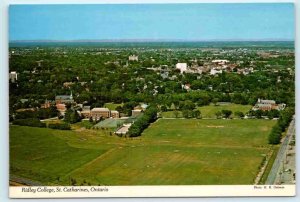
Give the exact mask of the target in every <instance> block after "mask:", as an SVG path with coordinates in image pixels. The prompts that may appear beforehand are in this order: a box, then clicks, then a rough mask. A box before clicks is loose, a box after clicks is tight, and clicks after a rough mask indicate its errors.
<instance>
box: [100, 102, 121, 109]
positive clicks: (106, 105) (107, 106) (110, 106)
mask: <svg viewBox="0 0 300 202" xmlns="http://www.w3.org/2000/svg"><path fill="white" fill-rule="evenodd" d="M119 106H120V107H122V106H123V104H115V103H111V102H109V103H105V104H104V107H106V108H108V109H110V110H116V108H117V107H119Z"/></svg>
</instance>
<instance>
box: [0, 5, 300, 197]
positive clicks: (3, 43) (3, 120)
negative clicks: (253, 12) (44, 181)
mask: <svg viewBox="0 0 300 202" xmlns="http://www.w3.org/2000/svg"><path fill="white" fill-rule="evenodd" d="M288 2H291V3H295V10H296V38H295V48H296V52H295V53H296V81H297V80H299V76H300V73H299V69H298V68H299V64H300V63H299V61H300V52H299V47H300V42H299V41H300V40H299V35H300V34H299V33H300V32H299V31H300V29H299V27H300V26H299V25H297V23H298V24H299V10H300V6H299V4H300V3H299V2H298V1H297V0H186V1H184V0H145V1H143V0H51V1H49V0H1V1H0V6H1V17H0V22H1V23H0V24H1V31H0V47H1V48H0V64H1V67H2V68H0V82H1V83H0V95H1V96H0V98H1V99H0V102H1V103H2V105H0V108H1V112H2V115H1V117H0V127H1V128H2V135H1V139H0V142H1V144H2V145H1V147H0V148H1V150H0V151H2V152H1V153H2V155H1V156H2V158H1V159H0V160H1V161H0V162H1V165H4V166H2V172H1V173H0V177H1V178H0V179H1V183H0V192H1V194H0V201H8V200H9V198H8V195H9V196H10V197H12V198H33V197H25V196H24V197H18V196H20V195H18V194H19V192H20V191H19V190H18V189H20V188H21V187H9V185H8V155H6V154H7V153H8V135H6V134H8V125H7V123H8V118H7V117H8V116H7V114H8V109H7V108H6V105H8V98H7V95H8V84H7V83H8V82H7V81H8V78H7V71H8V50H7V48H8V5H9V4H91V3H94V4H106V3H110V4H118V3H119V4H120V3H131V4H132V3H288ZM299 87H300V82H299V81H298V82H296V101H299V98H300V97H299ZM296 103H297V102H296ZM299 112H300V107H299V106H298V105H296V114H299ZM299 121H300V120H298V119H296V126H297V127H298V126H299V124H298V123H300V122H299ZM298 152H300V151H299V146H297V153H298ZM296 157H297V159H298V160H299V157H298V155H297V156H296ZM296 162H298V163H297V168H299V166H298V165H299V161H296ZM297 170H298V171H299V169H297ZM154 187H156V188H157V189H159V190H158V192H161V188H162V187H165V186H154ZM167 187H169V186H167ZM175 187H176V188H177V187H181V186H175ZM188 187H189V186H188ZM197 187H201V191H199V192H198V195H197V196H200V193H205V192H204V190H206V189H205V187H207V186H197ZM212 187H214V192H213V195H210V196H212V197H217V196H220V197H222V196H223V197H225V196H284V195H279V194H280V193H278V190H276V193H274V192H273V190H271V191H269V190H267V191H266V190H263V191H258V190H256V191H251V192H248V194H245V195H243V194H242V193H243V192H244V191H245V190H248V191H249V190H251V189H253V185H241V186H222V187H223V188H222V189H221V187H220V186H216V185H212ZM230 187H231V188H230ZM247 187H248V188H247ZM285 187H286V188H285V189H284V190H285V191H284V192H285V193H290V194H289V196H294V195H295V193H296V191H295V189H296V188H297V187H296V186H295V185H286V186H285ZM129 188H130V189H128V190H127V193H126V197H130V195H133V194H136V192H137V190H136V188H137V187H136V186H130V187H129ZM143 188H144V189H145V188H146V189H147V190H148V191H150V189H151V190H152V188H150V189H149V187H145V186H143ZM176 188H175V190H177V189H176ZM216 188H219V189H221V190H226V193H224V194H223V195H217V193H219V192H216V190H217V189H216ZM192 189H194V191H198V189H199V188H192ZM219 189H218V190H219ZM297 189H298V190H299V186H298V188H297ZM112 190H114V191H116V190H117V189H115V187H114V188H113V189H112ZM122 190H123V191H125V190H126V189H124V187H122ZM130 190H131V191H130ZM147 190H146V191H147ZM175 190H173V188H172V189H169V190H167V192H169V191H171V192H172V193H173V197H175V195H174V192H175ZM230 190H231V191H230ZM12 191H13V192H14V194H12ZM129 191H130V192H129ZM153 191H155V189H154V190H152V192H153ZM181 192H183V190H181ZM279 192H281V191H279ZM21 193H22V192H21ZM110 193H112V192H110ZM118 193H120V192H118ZM220 193H221V192H220ZM230 193H231V194H230ZM232 193H235V194H234V195H233V194H232ZM95 195H97V196H85V195H83V194H82V193H81V195H80V198H82V197H105V196H104V195H102V196H101V195H100V194H99V193H96V194H95ZM117 195H118V194H116V195H114V196H106V197H121V196H117ZM152 196H153V194H152ZM156 196H157V195H156ZM201 196H203V197H204V196H208V193H205V194H204V195H201ZM285 196H287V194H286V195H285ZM298 196H299V195H298ZM298 196H297V197H293V198H284V200H286V201H295V200H298V199H299V197H298ZM72 197H76V196H75V195H74V194H73V193H72ZM135 197H137V196H135ZM150 197H151V196H150ZM161 197H167V196H161ZM188 197H193V196H192V195H189V196H188ZM194 197H196V195H194ZM36 198H38V197H36ZM40 198H45V197H40ZM46 198H69V196H61V197H55V196H49V197H46ZM53 200H55V201H62V200H63V199H53ZM111 200H112V199H107V201H111ZM124 200H126V199H124ZM153 200H155V199H153ZM171 200H172V201H174V200H177V199H170V200H168V201H171ZM183 200H185V199H183ZM217 200H218V201H226V200H227V201H234V200H238V201H249V198H239V199H237V198H236V199H233V198H223V199H220V198H213V199H210V201H217ZM255 200H257V201H264V202H265V201H272V202H273V201H279V200H282V198H281V197H279V198H273V197H268V198H265V197H264V198H255ZM18 201H26V202H28V201H32V200H30V199H26V200H22V199H21V200H18ZM35 201H36V200H35ZM51 201H52V200H51ZM79 201H86V199H82V200H80V199H79ZM114 201H115V200H114ZM130 201H137V200H135V199H130ZM151 201H152V200H151Z"/></svg>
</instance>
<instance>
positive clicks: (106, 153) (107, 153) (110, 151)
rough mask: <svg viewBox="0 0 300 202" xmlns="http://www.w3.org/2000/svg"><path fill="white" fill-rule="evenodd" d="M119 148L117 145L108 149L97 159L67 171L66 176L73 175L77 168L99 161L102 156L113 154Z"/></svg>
mask: <svg viewBox="0 0 300 202" xmlns="http://www.w3.org/2000/svg"><path fill="white" fill-rule="evenodd" d="M117 149H118V147H115V148H112V149H110V150H108V151H107V152H105V153H104V154H100V156H98V157H97V158H95V159H93V160H91V161H89V162H87V163H86V164H84V165H82V166H80V167H78V168H76V169H74V170H72V171H71V172H69V173H67V174H66V175H65V177H66V176H69V175H71V174H72V173H74V172H76V171H77V170H80V169H81V168H83V167H85V166H88V165H90V164H92V163H94V162H96V161H98V160H99V159H102V158H104V157H106V156H108V155H109V154H111V153H112V152H114V151H115V150H117Z"/></svg>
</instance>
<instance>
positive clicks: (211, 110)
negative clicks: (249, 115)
mask: <svg viewBox="0 0 300 202" xmlns="http://www.w3.org/2000/svg"><path fill="white" fill-rule="evenodd" d="M251 107H252V106H251V105H240V104H233V103H232V104H225V105H217V106H215V105H214V104H210V105H209V106H203V107H198V109H199V110H200V111H201V114H202V116H203V117H205V118H216V115H215V114H216V112H217V111H222V110H225V109H226V110H230V111H232V117H235V116H234V112H237V111H240V112H243V113H244V114H245V113H246V112H248V111H249V110H250V109H251Z"/></svg>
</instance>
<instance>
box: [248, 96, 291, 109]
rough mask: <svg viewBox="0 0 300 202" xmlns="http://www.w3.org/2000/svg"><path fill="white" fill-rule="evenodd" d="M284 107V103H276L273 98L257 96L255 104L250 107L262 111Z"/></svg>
mask: <svg viewBox="0 0 300 202" xmlns="http://www.w3.org/2000/svg"><path fill="white" fill-rule="evenodd" d="M285 107H286V104H284V103H282V104H276V102H275V101H274V100H262V99H260V98H258V100H257V102H256V104H255V106H254V107H253V108H252V110H254V111H256V110H262V111H270V110H272V109H275V110H283V109H284V108H285Z"/></svg>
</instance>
